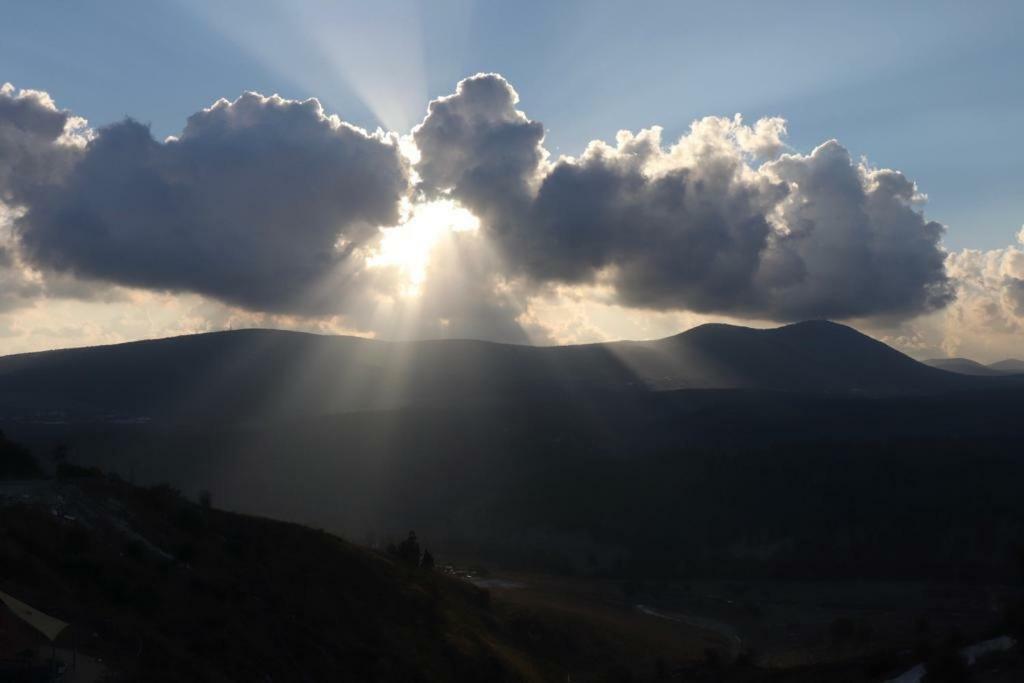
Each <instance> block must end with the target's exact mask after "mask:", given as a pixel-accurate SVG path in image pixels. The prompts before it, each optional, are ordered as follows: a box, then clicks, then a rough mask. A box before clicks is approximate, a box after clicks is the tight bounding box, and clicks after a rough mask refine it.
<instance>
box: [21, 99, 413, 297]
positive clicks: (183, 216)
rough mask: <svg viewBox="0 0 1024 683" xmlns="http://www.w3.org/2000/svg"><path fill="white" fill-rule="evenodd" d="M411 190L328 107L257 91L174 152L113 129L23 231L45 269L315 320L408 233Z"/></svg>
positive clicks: (372, 138)
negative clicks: (356, 254) (354, 261)
mask: <svg viewBox="0 0 1024 683" xmlns="http://www.w3.org/2000/svg"><path fill="white" fill-rule="evenodd" d="M407 186H408V177H407V167H406V163H405V162H404V160H403V158H402V157H401V155H400V154H399V151H398V148H397V144H395V142H394V140H393V139H390V138H386V137H384V136H379V135H369V134H367V133H365V132H364V131H362V130H360V129H357V128H354V127H352V126H349V125H347V124H345V123H342V122H341V121H339V120H338V119H337V118H336V117H329V116H325V115H324V113H323V111H322V109H321V107H320V104H319V103H318V102H317V101H316V100H306V101H303V102H298V101H290V100H284V99H281V98H279V97H276V96H275V97H263V96H261V95H259V94H256V93H246V94H245V95H243V96H242V97H240V98H239V99H237V100H235V101H234V102H228V101H226V100H221V101H219V102H217V103H216V104H215V105H214V106H212V107H211V108H209V109H206V110H203V111H201V112H199V113H196V114H194V115H193V116H192V117H190V118H189V120H188V123H187V125H186V127H185V129H184V131H183V132H182V134H181V135H180V136H179V137H178V138H176V139H175V138H172V139H169V140H168V141H166V142H158V141H156V140H154V139H153V137H152V135H151V134H150V131H149V129H148V128H147V127H146V126H143V125H142V124H140V123H137V122H135V121H131V120H126V121H123V122H121V123H117V124H114V125H112V126H109V127H107V128H103V129H100V130H99V131H98V132H97V134H96V136H95V138H94V139H93V140H91V141H90V142H89V144H88V146H87V147H86V148H85V150H84V152H83V153H82V158H81V159H80V160H79V161H78V162H77V163H76V164H75V166H74V168H73V169H71V171H70V172H69V173H67V174H66V176H65V177H63V178H62V180H61V182H59V183H54V184H52V185H49V186H46V187H45V188H42V189H37V190H35V191H34V192H33V193H32V195H31V201H30V202H28V211H27V213H26V214H25V215H24V216H23V217H21V218H19V219H18V220H17V221H16V227H17V232H18V235H19V237H20V244H21V248H22V251H23V253H24V255H25V257H26V258H27V259H28V260H30V261H31V262H32V263H33V264H35V265H37V266H40V267H44V268H48V269H53V270H56V271H59V272H69V273H73V274H76V275H78V276H82V277H86V278H98V279H103V280H107V281H110V282H115V283H118V284H123V285H132V286H138V287H146V288H152V289H167V290H182V291H192V292H197V293H201V294H205V295H209V296H211V297H214V298H218V299H221V300H223V301H226V302H230V303H235V304H239V305H242V306H245V307H247V308H252V309H256V310H270V311H280V312H295V311H302V312H305V311H306V310H307V309H308V308H311V307H312V308H317V307H319V306H320V304H321V303H323V302H322V301H321V300H320V299H318V298H317V297H314V296H311V294H310V292H311V291H315V290H316V289H317V287H318V286H320V285H321V284H322V283H323V281H324V280H325V279H326V278H330V277H333V276H335V275H336V274H337V273H338V272H339V269H341V267H342V266H344V265H345V262H346V260H348V259H349V258H350V256H351V254H352V252H353V250H354V249H356V248H358V247H360V246H361V245H364V244H365V243H367V242H368V241H370V240H372V239H375V238H376V237H377V234H378V226H379V225H387V224H391V223H394V222H396V221H397V219H398V217H399V214H398V207H399V201H400V199H401V198H402V197H403V196H404V194H405V192H406V190H407ZM337 298H338V297H337V296H335V297H333V299H335V301H334V302H333V304H335V305H336V304H337Z"/></svg>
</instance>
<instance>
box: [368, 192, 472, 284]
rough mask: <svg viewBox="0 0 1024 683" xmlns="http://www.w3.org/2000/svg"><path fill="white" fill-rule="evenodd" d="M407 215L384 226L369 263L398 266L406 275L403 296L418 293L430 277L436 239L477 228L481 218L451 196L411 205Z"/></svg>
mask: <svg viewBox="0 0 1024 683" xmlns="http://www.w3.org/2000/svg"><path fill="white" fill-rule="evenodd" d="M406 215H407V218H406V220H405V221H404V222H402V223H400V224H399V225H396V226H393V227H390V228H381V232H382V233H383V234H384V236H383V237H382V238H381V240H380V243H379V244H378V247H377V251H376V253H375V254H373V255H372V256H370V258H369V259H367V263H368V264H369V265H370V266H371V267H382V266H391V267H395V268H398V269H399V270H400V271H401V272H402V274H403V275H404V277H405V286H404V287H403V290H402V294H403V296H416V295H418V294H419V293H420V291H421V289H422V287H423V281H424V280H425V279H426V277H427V266H428V265H429V263H430V255H431V252H432V251H433V249H434V247H435V246H436V245H437V243H438V242H439V241H440V240H441V239H442V238H444V236H445V235H447V234H448V233H452V232H468V231H475V230H477V229H478V228H479V227H480V221H479V219H477V217H476V216H474V215H473V214H472V213H470V212H469V211H468V210H466V209H465V208H463V207H461V206H459V205H458V204H457V203H455V202H454V201H452V200H450V199H439V200H435V201H431V202H423V203H421V204H415V205H411V206H410V207H409V209H408V212H407V214H406Z"/></svg>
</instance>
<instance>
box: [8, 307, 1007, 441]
mask: <svg viewBox="0 0 1024 683" xmlns="http://www.w3.org/2000/svg"><path fill="white" fill-rule="evenodd" d="M1004 380H1005V381H1009V380H1006V378H1002V377H991V378H982V377H967V376H964V375H958V374H954V373H949V372H946V371H943V370H939V369H935V368H932V367H929V366H927V365H924V364H922V363H919V362H917V361H915V360H913V359H912V358H910V357H909V356H906V355H905V354H902V353H900V352H899V351H897V350H895V349H893V348H891V347H889V346H887V345H885V344H884V343H882V342H880V341H878V340H875V339H873V338H871V337H869V336H867V335H864V334H862V333H860V332H858V331H856V330H854V329H853V328H850V327H847V326H844V325H840V324H838V323H832V322H827V321H809V322H804V323H796V324H793V325H786V326H783V327H778V328H771V329H757V328H748V327H739V326H733V325H725V324H720V323H714V324H708V325H701V326H698V327H695V328H693V329H690V330H687V331H685V332H682V333H680V334H677V335H673V336H671V337H666V338H663V339H656V340H652V341H619V342H608V343H598V344H582V345H571V346H548V347H535V346H522V345H514V344H501V343H496V342H483V341H477V340H458V339H443V340H426V341H408V342H392V341H381V340H375V339H367V338H362V337H352V336H329V335H318V334H311V333H303V332H292V331H281V330H266V329H258V328H254V329H246V330H232V331H222V332H210V333H203V334H197V335H186V336H179V337H169V338H164V339H156V340H143V341H135V342H127V343H123V344H116V345H110V346H95V347H84V348H77V349H63V350H54V351H45V352H36V353H32V354H18V355H13V356H6V357H2V358H0V419H3V418H5V417H6V418H11V417H12V416H17V415H21V416H25V415H39V414H47V413H48V414H52V415H53V416H54V419H66V418H67V417H68V416H69V415H70V416H81V415H91V416H92V417H94V418H95V417H96V416H101V415H106V416H108V417H109V416H113V417H115V418H118V419H141V418H146V419H156V420H171V421H178V420H186V421H187V420H204V421H209V420H214V421H222V422H237V421H245V420H253V419H255V420H265V419H269V418H276V417H280V416H293V417H294V416H300V415H311V414H324V413H340V412H350V411H353V410H356V411H358V410H372V409H391V408H395V407H399V406H402V405H409V404H415V403H431V404H442V405H443V404H451V405H454V404H457V403H459V402H462V401H502V402H511V403H515V402H517V401H523V400H526V401H535V400H564V401H566V402H569V403H572V402H585V401H586V400H587V399H588V397H591V396H593V395H601V394H608V393H609V392H610V393H613V394H619V395H627V394H632V393H636V392H650V391H664V390H679V389H765V390H781V391H798V392H806V393H857V394H867V395H875V394H915V393H916V394H922V393H934V392H945V391H955V390H960V389H972V388H984V387H987V386H990V385H991V386H996V385H997V384H998V383H999V382H1001V381H1004Z"/></svg>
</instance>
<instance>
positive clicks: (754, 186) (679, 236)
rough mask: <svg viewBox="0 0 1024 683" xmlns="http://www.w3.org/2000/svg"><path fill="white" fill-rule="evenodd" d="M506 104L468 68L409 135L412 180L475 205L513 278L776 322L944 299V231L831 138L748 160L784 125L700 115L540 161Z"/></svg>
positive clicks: (530, 136)
mask: <svg viewBox="0 0 1024 683" xmlns="http://www.w3.org/2000/svg"><path fill="white" fill-rule="evenodd" d="M517 102H518V96H517V94H516V93H515V91H514V90H513V89H512V87H511V86H510V85H509V84H508V83H507V82H506V81H505V80H504V79H502V78H501V77H500V76H497V75H494V74H482V75H478V76H475V77H473V78H470V79H467V80H465V81H463V82H462V83H461V84H460V85H459V87H458V89H457V90H456V92H455V93H454V94H453V95H451V96H448V97H445V98H441V99H439V100H436V101H435V102H433V103H432V104H431V106H430V109H429V112H428V115H427V117H426V119H425V120H424V122H423V124H422V125H421V126H419V127H418V128H417V129H416V130H415V131H414V139H415V141H416V144H417V146H418V147H419V149H420V152H421V154H422V158H421V161H420V164H419V166H418V171H419V173H420V175H421V177H422V183H421V187H422V189H423V190H424V191H426V192H428V193H432V194H436V193H447V194H448V195H450V196H452V197H454V198H457V199H458V200H460V201H462V202H464V203H465V204H466V205H467V206H469V207H470V208H472V209H473V210H474V211H475V212H476V213H477V214H478V215H480V216H481V218H482V219H483V221H484V222H483V225H484V229H485V230H486V231H487V232H488V233H489V234H490V236H491V237H492V238H493V239H494V240H495V242H496V243H497V244H498V245H500V247H501V250H502V252H503V254H504V256H505V258H506V261H507V264H508V267H509V268H510V269H511V270H512V271H513V272H520V273H523V274H525V275H526V276H527V277H529V278H532V279H534V280H536V281H538V282H563V283H590V282H595V281H602V282H606V283H609V284H611V285H612V286H613V287H614V291H615V292H616V295H617V297H618V299H619V301H620V302H621V303H623V304H625V305H628V306H636V307H642V308H650V309H659V310H669V309H687V310H695V311H714V312H723V313H730V314H736V315H743V316H751V317H760V318H772V319H778V320H795V319H801V318H807V317H837V318H849V317H856V316H873V315H914V314H917V313H922V312H926V311H929V310H933V309H935V308H938V307H941V306H943V305H945V304H946V303H948V301H949V300H950V298H951V297H952V289H951V287H950V284H949V282H948V280H947V277H946V275H945V272H944V268H943V260H944V257H945V253H944V252H943V250H942V248H941V246H940V243H939V242H940V238H941V235H942V228H941V226H939V225H938V224H937V223H933V222H928V221H926V220H925V219H924V218H923V216H922V214H921V212H920V211H919V210H918V209H917V207H916V206H915V202H916V201H917V193H916V190H915V188H914V185H913V183H912V182H910V181H909V180H908V179H907V178H906V177H904V176H903V175H902V174H900V173H898V172H895V171H888V170H880V169H871V168H869V167H867V166H865V165H863V164H859V163H856V162H854V161H853V160H852V159H851V158H850V155H849V153H848V152H847V151H846V150H845V149H844V148H843V147H842V146H841V145H839V144H838V143H836V142H834V141H832V142H828V143H826V144H824V145H822V146H821V147H819V148H817V149H816V150H814V151H813V152H812V153H811V154H809V155H806V156H804V155H786V156H783V157H781V158H780V159H778V160H776V161H772V162H770V163H766V164H763V165H761V166H755V165H754V163H755V160H756V159H757V158H759V157H765V156H771V155H774V154H777V153H778V152H779V151H780V150H781V149H782V147H783V145H782V143H781V136H782V134H783V133H784V130H785V129H784V124H783V122H781V120H779V119H766V120H763V121H761V122H758V123H757V124H756V125H755V126H753V127H748V126H745V125H743V123H742V121H741V120H739V119H738V118H736V119H723V118H716V117H711V118H707V119H703V120H701V121H698V122H696V123H695V124H694V125H693V127H692V128H691V130H690V132H689V133H688V134H687V135H685V136H683V137H682V138H681V139H680V140H679V141H677V142H676V143H675V144H673V145H671V146H669V147H667V148H666V147H665V146H663V145H662V143H661V131H660V129H658V128H652V129H648V130H644V131H641V132H639V133H637V134H630V133H620V135H619V136H618V138H617V141H616V145H615V146H611V145H608V144H605V143H602V142H594V143H591V145H590V146H589V147H588V148H587V150H586V151H585V152H584V153H583V154H582V155H581V156H580V157H579V158H562V159H559V160H557V161H556V162H554V163H549V162H548V161H547V154H546V152H545V151H544V149H543V127H542V126H541V125H540V124H539V123H537V122H535V121H531V120H530V119H528V118H527V117H526V115H525V114H523V113H522V112H520V111H518V110H516V108H515V107H516V104H517Z"/></svg>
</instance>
